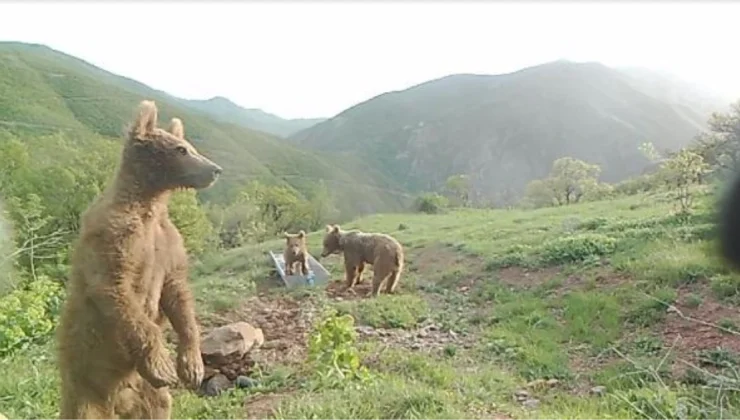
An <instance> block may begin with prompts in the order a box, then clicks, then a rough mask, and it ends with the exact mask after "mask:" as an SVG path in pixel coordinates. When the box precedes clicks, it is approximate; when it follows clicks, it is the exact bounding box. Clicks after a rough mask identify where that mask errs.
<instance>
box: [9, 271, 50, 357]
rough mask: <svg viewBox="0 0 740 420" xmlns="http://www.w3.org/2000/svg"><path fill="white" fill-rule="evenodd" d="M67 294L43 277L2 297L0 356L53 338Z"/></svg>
mask: <svg viewBox="0 0 740 420" xmlns="http://www.w3.org/2000/svg"><path fill="white" fill-rule="evenodd" d="M63 293H64V292H63V289H62V287H61V285H59V284H58V283H56V282H54V281H51V280H49V279H47V278H44V277H40V278H39V279H38V280H36V281H33V282H30V283H28V284H27V286H26V287H25V288H19V289H16V290H14V291H13V292H11V293H10V294H8V295H7V296H4V297H2V298H0V357H5V356H7V355H9V354H11V353H13V352H15V351H17V350H19V349H23V348H25V347H26V346H28V345H30V344H36V343H42V342H44V341H46V340H47V339H48V338H49V337H50V336H51V334H52V333H53V331H54V328H55V327H56V323H57V319H58V317H59V311H60V308H61V304H62V301H63Z"/></svg>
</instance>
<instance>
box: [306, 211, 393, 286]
mask: <svg viewBox="0 0 740 420" xmlns="http://www.w3.org/2000/svg"><path fill="white" fill-rule="evenodd" d="M340 252H341V253H343V254H344V269H345V274H346V277H347V290H351V289H352V288H353V287H354V286H355V284H356V283H357V280H358V279H360V278H361V277H362V271H363V270H364V269H365V264H370V265H372V266H373V290H372V292H371V294H370V295H369V296H378V295H379V294H380V287H381V286H382V284H383V282H384V281H387V283H386V286H385V291H386V293H393V292H394V291H395V289H396V286H397V285H398V278H399V277H400V276H401V271H402V270H403V247H402V246H401V244H400V243H399V242H398V241H397V240H396V239H395V238H393V237H392V236H390V235H386V234H383V233H364V232H359V231H354V230H353V231H343V230H341V229H340V228H339V225H328V226H326V235H325V236H324V249H323V251H322V252H321V257H322V258H323V257H327V256H329V255H331V254H338V253H340Z"/></svg>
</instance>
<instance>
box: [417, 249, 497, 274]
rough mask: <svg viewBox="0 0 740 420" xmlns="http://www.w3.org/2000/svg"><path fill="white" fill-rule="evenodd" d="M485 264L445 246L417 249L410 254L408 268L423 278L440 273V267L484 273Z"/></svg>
mask: <svg viewBox="0 0 740 420" xmlns="http://www.w3.org/2000/svg"><path fill="white" fill-rule="evenodd" d="M484 265H485V263H484V262H483V261H482V260H481V259H479V258H477V257H475V256H472V255H466V254H462V253H460V252H458V251H455V250H454V249H453V248H451V247H449V246H445V245H443V244H435V245H430V246H428V247H425V248H422V249H415V250H412V251H411V252H409V254H408V264H407V266H408V268H407V270H408V271H409V272H412V273H418V274H419V275H421V276H424V275H429V274H436V273H439V270H440V267H444V268H446V269H447V268H453V267H463V268H466V269H469V270H470V271H471V272H476V271H482V270H483V267H484Z"/></svg>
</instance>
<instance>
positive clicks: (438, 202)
mask: <svg viewBox="0 0 740 420" xmlns="http://www.w3.org/2000/svg"><path fill="white" fill-rule="evenodd" d="M449 204H450V203H449V200H447V198H446V197H444V196H442V195H440V194H437V193H427V194H422V195H420V196H419V197H418V198H417V199H416V201H415V202H414V209H415V210H416V211H418V212H420V213H427V214H437V213H441V212H442V211H444V209H445V208H446V207H447V206H449Z"/></svg>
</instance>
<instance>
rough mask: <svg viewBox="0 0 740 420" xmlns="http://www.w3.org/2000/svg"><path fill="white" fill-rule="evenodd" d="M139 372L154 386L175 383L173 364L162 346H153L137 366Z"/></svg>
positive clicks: (175, 376) (158, 386)
mask: <svg viewBox="0 0 740 420" xmlns="http://www.w3.org/2000/svg"><path fill="white" fill-rule="evenodd" d="M137 370H138V372H139V374H140V375H141V376H142V377H143V378H144V379H146V380H147V382H149V383H150V384H152V386H153V387H155V388H162V387H165V386H169V385H174V384H176V383H177V374H176V373H175V364H174V363H172V360H171V359H170V355H169V353H168V352H167V349H166V348H165V347H164V346H161V345H160V346H155V347H153V349H152V350H150V351H149V352H148V353H147V354H146V356H145V357H144V358H143V359H142V360H141V362H140V363H139V366H138V367H137Z"/></svg>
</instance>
